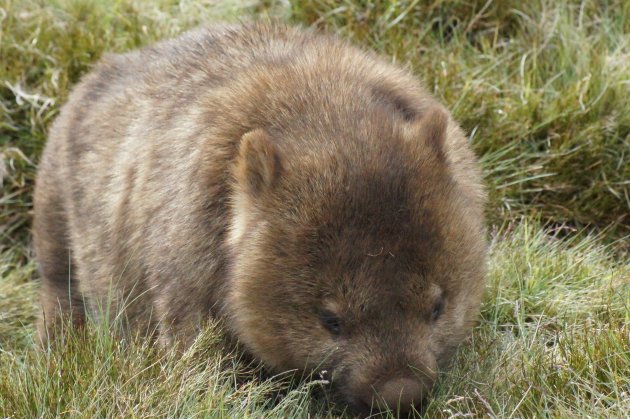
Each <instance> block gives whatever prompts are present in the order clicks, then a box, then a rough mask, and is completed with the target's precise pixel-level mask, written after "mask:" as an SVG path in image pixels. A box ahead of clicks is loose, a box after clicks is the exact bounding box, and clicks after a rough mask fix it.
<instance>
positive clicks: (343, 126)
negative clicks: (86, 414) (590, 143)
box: [34, 23, 486, 410]
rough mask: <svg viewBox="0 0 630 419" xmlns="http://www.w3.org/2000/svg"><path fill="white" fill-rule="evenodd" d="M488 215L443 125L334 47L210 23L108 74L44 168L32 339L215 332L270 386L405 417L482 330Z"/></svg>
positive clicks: (351, 53) (63, 119)
mask: <svg viewBox="0 0 630 419" xmlns="http://www.w3.org/2000/svg"><path fill="white" fill-rule="evenodd" d="M484 202H485V194H484V190H483V187H482V185H481V180H480V174H479V170H478V167H477V164H476V162H475V157H474V155H473V153H472V151H471V150H470V148H469V145H468V144H467V141H466V138H465V136H464V135H463V133H462V131H461V129H460V128H459V127H458V126H457V124H456V123H455V122H454V121H453V119H452V118H451V117H450V115H449V113H448V112H447V111H446V110H445V109H444V108H443V107H442V106H441V105H440V104H439V103H438V102H437V101H435V99H433V98H432V97H431V95H430V94H428V93H427V92H426V91H425V90H424V89H423V88H422V87H421V86H420V84H419V83H418V82H417V81H416V80H415V79H414V77H413V76H412V75H411V74H410V73H408V72H407V71H405V70H403V69H400V68H397V67H395V66H393V65H391V64H388V63H387V62H386V61H384V60H382V59H381V58H378V57H376V56H375V55H374V54H372V53H369V52H364V51H361V50H359V49H357V48H354V47H352V46H350V45H349V44H347V43H346V42H344V41H341V40H339V39H337V38H335V37H331V36H326V35H322V34H316V33H314V32H311V31H304V30H300V29H297V28H290V27H286V26H283V25H279V24H262V23H254V24H246V25H234V26H229V25H218V26H211V27H208V28H202V29H197V30H194V31H191V32H187V33H186V34H184V35H182V36H180V37H179V38H177V39H174V40H170V41H165V42H161V43H158V44H156V45H154V46H152V47H149V48H145V49H143V50H140V51H136V52H131V53H128V54H122V55H108V56H106V57H105V58H104V59H103V60H102V61H101V62H100V63H99V64H98V65H97V66H96V67H95V69H94V70H93V71H92V72H91V73H90V74H88V75H87V76H86V77H85V78H84V79H83V81H82V82H81V83H80V84H79V85H78V86H77V87H76V88H75V90H74V92H73V93H72V95H71V96H70V98H69V100H68V103H67V104H66V105H65V106H64V108H63V110H62V112H61V115H60V116H59V118H58V119H57V121H56V122H55V123H54V125H53V127H52V129H51V132H50V137H49V141H48V143H47V145H46V148H45V151H44V154H43V157H42V161H41V164H40V167H39V172H38V179H37V186H36V192H35V222H34V235H35V246H36V253H37V258H38V261H39V265H40V274H41V277H42V281H43V289H42V304H43V316H42V321H41V323H40V336H41V339H42V340H43V341H45V340H46V339H47V338H48V337H49V336H51V335H52V334H54V331H55V328H56V327H57V326H58V325H59V324H60V323H61V321H60V320H61V319H62V318H63V316H64V315H66V314H68V315H71V316H72V319H73V321H74V323H75V324H82V323H83V321H84V320H85V316H86V315H89V316H93V317H95V318H96V319H103V318H104V317H105V316H114V315H119V314H120V313H122V314H123V317H124V319H125V324H126V325H127V326H128V328H129V329H130V330H136V331H155V335H156V336H157V339H158V340H159V341H160V342H161V343H162V344H163V345H171V344H175V343H176V342H179V343H181V344H183V345H187V344H189V343H190V342H191V340H192V339H194V337H195V335H196V334H197V332H198V330H199V327H200V326H201V325H202V324H203V322H204V321H206V320H207V319H209V318H210V317H218V318H221V319H224V320H225V323H226V325H227V326H228V328H229V330H230V331H231V332H232V333H233V335H234V336H235V337H236V338H238V340H239V341H240V342H241V343H242V344H243V345H244V346H245V348H246V349H247V350H248V351H249V352H250V353H251V354H253V355H254V356H255V357H256V358H258V359H260V360H262V361H263V362H264V363H265V364H266V365H267V366H268V367H269V368H271V369H272V370H275V371H285V370H290V369H295V370H297V371H310V370H313V369H321V370H327V371H329V372H330V374H331V376H332V381H333V383H334V384H335V385H336V386H337V388H338V389H339V391H340V392H341V394H343V395H344V396H345V398H346V400H347V401H348V402H349V403H350V404H351V405H352V406H354V407H356V408H357V409H359V410H369V409H370V408H371V407H373V406H377V407H380V406H381V402H383V403H388V404H390V405H391V404H392V403H395V402H396V401H398V402H399V403H400V405H401V406H400V408H401V410H409V409H410V408H411V406H412V405H417V404H418V403H419V402H420V401H421V398H423V397H425V396H426V394H427V392H428V391H429V389H430V388H431V386H432V384H433V381H434V379H435V374H436V370H437V368H438V367H439V366H440V365H443V364H444V363H445V362H446V361H447V360H448V359H449V357H450V356H451V354H452V353H453V351H454V349H455V348H456V347H457V346H458V344H459V343H460V342H461V341H462V340H463V339H464V338H465V337H466V336H467V334H468V333H469V332H470V330H471V327H472V325H473V323H474V321H475V319H476V315H477V312H478V309H479V305H480V300H481V295H482V292H483V285H484V275H485V257H486V241H485V228H484V219H483V206H484ZM106 306H108V307H109V309H108V310H106V309H105V307H106ZM390 407H391V406H390Z"/></svg>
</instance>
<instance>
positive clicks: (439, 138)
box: [413, 105, 448, 162]
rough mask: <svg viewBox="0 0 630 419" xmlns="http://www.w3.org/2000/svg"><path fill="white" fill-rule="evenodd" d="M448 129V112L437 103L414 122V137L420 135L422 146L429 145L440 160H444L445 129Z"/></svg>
mask: <svg viewBox="0 0 630 419" xmlns="http://www.w3.org/2000/svg"><path fill="white" fill-rule="evenodd" d="M447 129H448V114H447V113H446V111H445V110H444V109H443V108H442V107H441V106H439V105H436V106H432V107H431V108H429V109H428V110H427V111H426V112H425V113H424V115H422V118H421V119H420V120H419V121H418V122H415V123H414V128H413V131H414V134H413V136H414V137H415V138H418V137H420V140H421V144H422V146H425V147H430V148H431V149H432V150H433V151H434V153H435V154H436V156H437V157H438V159H439V160H440V161H443V162H445V161H446V154H445V152H444V147H445V143H446V130H447Z"/></svg>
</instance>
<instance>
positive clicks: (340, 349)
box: [226, 108, 486, 411]
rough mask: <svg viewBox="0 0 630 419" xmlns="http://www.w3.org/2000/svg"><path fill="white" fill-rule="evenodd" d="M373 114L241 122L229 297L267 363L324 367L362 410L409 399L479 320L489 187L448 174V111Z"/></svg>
mask: <svg viewBox="0 0 630 419" xmlns="http://www.w3.org/2000/svg"><path fill="white" fill-rule="evenodd" d="M368 120H370V121H372V122H370V123H367V124H366V123H364V124H362V125H361V126H355V127H354V128H352V129H349V130H346V132H344V134H343V135H340V136H339V137H338V138H337V139H335V140H330V139H329V138H330V137H329V138H328V139H327V140H326V139H322V136H326V135H327V136H332V135H333V133H331V132H328V133H322V132H321V130H318V131H317V132H316V131H315V130H314V131H313V132H304V131H299V132H300V134H299V135H303V136H308V137H309V138H310V139H311V140H309V141H304V140H301V141H299V140H296V138H297V135H298V134H296V133H295V132H296V131H298V130H296V129H293V130H292V128H287V129H286V130H285V131H282V130H274V129H269V128H267V129H255V130H253V131H251V132H249V133H247V134H245V135H244V137H243V139H242V142H241V145H240V150H239V156H238V159H237V164H236V167H235V172H234V173H235V185H234V195H233V211H234V212H233V215H232V216H233V220H232V223H233V224H232V226H231V228H232V230H231V232H230V238H229V241H230V247H231V252H232V266H231V268H230V269H231V278H230V281H231V282H230V295H229V298H228V300H227V303H226V310H227V313H228V315H229V317H230V324H231V327H232V328H233V330H234V331H235V333H236V335H237V336H238V338H239V339H240V340H241V342H243V343H244V345H245V346H246V347H247V348H248V350H249V351H251V352H252V354H254V355H255V356H256V357H258V358H259V359H261V360H262V361H263V362H264V363H265V364H267V365H268V366H270V367H271V368H272V369H274V370H276V371H286V370H291V369H295V370H298V371H326V372H327V374H328V376H327V377H330V378H332V382H333V384H334V385H335V386H336V388H338V389H339V391H340V392H341V394H342V395H343V396H344V397H345V399H346V400H347V401H348V402H349V403H350V404H351V405H353V406H354V407H356V408H358V409H360V410H364V411H369V410H370V409H371V408H374V409H382V408H383V407H384V406H385V405H387V406H388V407H390V408H394V409H395V408H397V407H398V408H399V409H400V410H401V411H409V410H410V409H411V408H412V406H416V407H417V406H418V404H420V403H421V401H422V400H423V399H424V398H425V396H426V395H427V393H428V392H429V391H430V389H431V387H432V386H433V383H434V381H435V378H436V372H437V369H438V366H440V365H441V364H443V363H444V362H446V361H447V360H448V359H449V358H450V356H451V355H452V354H453V352H454V350H455V349H456V347H457V346H458V344H459V343H460V342H461V341H462V340H463V339H464V338H465V337H466V335H467V334H468V333H469V331H470V329H471V326H472V325H473V323H474V321H475V317H476V314H477V311H478V308H479V304H480V299H481V294H482V289H483V276H484V271H485V247H486V244H485V239H484V228H483V220H482V208H481V207H482V201H483V199H482V198H481V197H475V196H473V195H474V194H472V195H471V194H470V193H468V191H466V190H464V188H462V187H461V185H458V183H457V182H456V181H455V180H454V177H453V176H452V173H453V171H454V170H457V168H455V167H453V164H454V163H452V161H451V159H450V158H449V156H448V153H447V151H446V141H447V140H448V139H447V138H446V137H447V135H449V134H448V133H449V132H450V131H451V130H450V129H449V124H448V116H447V114H446V113H445V111H443V110H441V109H440V108H433V109H430V110H428V111H427V112H426V113H425V115H424V116H423V117H422V118H420V120H419V121H415V122H413V121H412V122H409V121H402V120H401V121H398V122H391V121H389V119H387V118H384V119H383V120H379V117H378V115H376V116H374V115H373V116H372V117H371V118H368ZM295 144H299V146H296V145H295Z"/></svg>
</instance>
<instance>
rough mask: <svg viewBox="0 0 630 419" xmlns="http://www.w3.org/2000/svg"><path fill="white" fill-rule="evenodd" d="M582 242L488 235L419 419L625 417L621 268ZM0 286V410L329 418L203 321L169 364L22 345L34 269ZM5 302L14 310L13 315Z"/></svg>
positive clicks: (99, 345)
mask: <svg viewBox="0 0 630 419" xmlns="http://www.w3.org/2000/svg"><path fill="white" fill-rule="evenodd" d="M596 242H597V241H596V240H595V239H593V238H592V237H587V238H580V239H574V240H573V241H572V242H571V243H567V241H566V240H561V239H558V238H554V237H553V236H552V235H550V234H549V232H545V231H543V230H542V229H540V228H538V227H537V225H536V224H535V223H531V222H528V221H521V222H520V223H518V224H517V225H506V226H505V227H504V228H503V229H502V230H501V231H499V232H497V233H495V234H494V235H493V243H492V255H491V263H490V275H489V286H488V292H487V295H486V298H485V300H484V304H483V309H482V319H481V321H480V324H479V326H478V327H477V328H476V329H475V331H474V334H473V336H472V337H471V338H470V339H469V341H467V342H466V343H465V344H464V345H463V346H462V348H461V350H460V351H459V353H458V354H457V356H456V358H455V360H454V362H453V364H454V365H453V368H452V369H451V370H449V371H446V372H444V374H443V376H442V377H441V379H440V381H439V385H438V388H437V390H436V394H435V395H434V398H433V399H432V401H431V403H430V405H429V406H428V409H427V412H426V413H427V416H428V417H448V416H452V415H456V414H459V415H473V416H499V417H540V416H543V415H545V414H546V415H549V416H553V417H573V416H576V415H579V416H592V417H623V416H624V415H626V414H627V412H628V411H629V410H628V409H630V398H629V397H628V391H630V373H629V371H630V346H629V344H630V340H629V334H630V328H628V324H629V322H630V265H629V264H627V263H625V264H624V263H620V262H619V261H616V260H615V258H613V257H611V255H610V250H609V249H608V248H606V247H605V246H602V245H601V244H597V243H596ZM13 272H14V273H13V274H12V275H9V276H6V277H5V278H4V279H3V283H2V287H1V288H0V293H1V294H3V297H4V295H7V294H8V295H7V296H8V298H2V299H0V312H1V313H8V314H6V315H3V317H4V318H3V319H2V323H1V324H3V327H2V329H0V414H1V415H3V416H5V415H8V416H15V417H32V416H52V415H60V414H62V413H68V414H70V415H73V416H90V417H92V416H122V415H124V416H139V417H145V416H185V417H188V416H193V415H213V416H225V417H241V416H243V415H250V416H252V417H261V416H263V415H264V416H272V417H276V416H277V417H285V416H296V417H304V416H305V415H306V414H311V415H315V416H317V415H326V414H340V412H341V409H342V406H339V405H337V406H335V405H333V404H330V403H329V399H328V395H327V391H326V389H327V387H326V386H325V383H322V382H321V381H318V380H315V381H302V382H297V383H292V382H291V380H290V379H289V378H288V377H274V378H266V377H265V376H264V375H263V374H261V373H260V369H259V368H258V367H256V366H252V365H248V364H246V363H245V362H244V361H242V360H240V359H239V357H238V354H236V353H235V352H233V351H230V350H226V349H225V345H224V340H223V338H222V333H221V331H220V329H219V328H218V327H217V326H216V325H211V326H209V327H208V328H207V329H206V331H205V333H204V334H202V335H201V337H200V338H199V339H198V340H197V342H196V344H195V345H194V346H193V347H192V348H191V349H190V350H189V351H187V352H186V353H185V355H184V356H183V357H182V358H181V359H179V358H177V357H175V356H174V354H173V352H168V351H165V352H163V351H160V350H159V349H156V348H154V347H151V346H150V345H148V344H147V343H146V341H143V340H132V341H122V342H121V341H120V340H117V339H115V338H114V337H112V335H111V334H110V333H109V332H108V330H105V329H103V328H98V327H91V328H88V331H87V332H86V335H85V336H77V334H76V333H75V334H70V335H69V336H66V340H65V342H66V343H65V345H63V349H58V350H53V351H51V352H50V353H46V352H42V351H36V350H35V349H33V346H34V345H33V342H32V341H33V339H34V328H33V318H34V314H35V311H36V304H35V300H36V295H35V291H36V287H34V286H32V282H30V281H29V277H30V275H31V273H32V263H31V264H28V265H26V266H25V267H23V268H21V269H17V270H13ZM15 307H18V309H17V310H16V309H15Z"/></svg>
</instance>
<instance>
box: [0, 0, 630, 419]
mask: <svg viewBox="0 0 630 419" xmlns="http://www.w3.org/2000/svg"><path fill="white" fill-rule="evenodd" d="M268 17H273V18H278V19H282V20H286V21H289V22H292V23H297V24H303V25H314V26H316V27H318V28H321V29H324V30H327V31H331V32H335V33H339V34H340V35H341V36H343V37H346V38H349V39H351V40H352V41H353V42H355V43H357V44H359V45H362V46H364V47H366V48H371V49H374V50H376V51H379V52H380V53H382V54H384V55H386V56H388V57H391V59H392V60H394V61H397V62H400V63H408V65H409V66H411V68H412V70H413V71H414V72H415V73H416V74H417V75H418V77H419V78H420V79H422V80H423V81H424V83H425V84H426V86H427V87H428V88H429V89H430V90H431V91H433V92H434V94H436V95H437V96H438V97H439V98H440V99H441V100H442V101H443V102H444V103H445V104H446V105H447V106H448V107H449V109H451V110H452V111H453V113H454V115H455V117H456V119H457V120H458V121H460V123H461V124H462V125H463V127H464V128H465V130H466V131H467V132H468V133H469V136H470V139H471V141H472V143H473V145H474V147H475V149H476V150H477V152H478V154H479V155H480V156H481V158H482V161H483V164H484V169H485V173H486V179H487V182H488V186H489V188H490V192H491V201H492V202H491V205H490V206H489V208H488V214H489V216H490V218H491V222H492V226H493V227H492V234H491V236H492V248H491V260H490V275H489V281H488V292H487V295H486V298H485V300H484V305H483V309H482V317H481V321H480V323H479V326H478V327H477V328H476V329H475V331H474V333H473V335H472V337H471V338H470V340H469V341H468V342H466V344H465V345H463V346H462V348H461V350H460V351H459V352H458V354H457V357H456V359H455V360H454V362H453V368H452V369H451V370H449V371H445V372H444V373H443V376H442V377H441V379H440V381H439V386H438V388H437V389H436V392H435V395H434V397H433V398H432V401H431V403H430V405H429V406H428V407H427V412H426V413H427V416H428V417H434V416H438V417H452V416H499V417H512V416H516V417H532V416H543V415H544V416H556V417H570V416H593V417H600V416H601V417H623V416H627V414H628V412H629V411H630V326H629V325H630V261H629V260H628V250H629V247H630V246H629V242H630V240H628V234H629V233H630V215H629V214H630V190H629V189H630V163H629V162H628V159H629V156H630V101H628V99H627V98H628V95H629V93H630V35H628V34H630V4H629V3H628V2H626V1H623V0H608V1H606V0H590V1H589V0H581V1H580V0H556V1H551V0H548V1H545V0H536V1H532V2H524V1H516V0H505V1H498V0H495V1H493V0H481V1H475V0H461V1H456V0H431V1H418V0H408V1H402V0H401V1H391V2H390V1H379V0H361V1H359V0H344V1H341V2H334V1H331V0H304V1H299V2H298V1H295V2H293V3H292V4H290V2H286V1H262V2H261V1H255V0H249V1H247V0H233V1H230V2H217V1H213V0H200V1H193V0H182V1H176V0H156V1H151V0H111V1H105V0H100V1H99V0H51V1H48V0H0V181H1V187H2V194H1V196H0V235H1V237H2V239H1V241H0V416H3V417H4V416H8V417H31V416H52V415H69V416H122V415H125V416H143V417H144V416H149V415H151V416H153V415H155V416H192V415H205V416H225V417H232V416H243V415H246V416H252V417H259V416H263V415H264V416H281V417H285V416H299V417H304V416H305V415H306V414H311V415H315V416H317V415H329V414H332V415H342V416H343V405H340V404H337V405H335V403H334V401H333V399H332V398H331V397H332V396H331V394H330V393H329V391H328V386H327V385H326V383H325V381H324V380H321V379H319V377H315V379H311V380H299V381H296V382H293V381H292V380H291V379H290V378H289V377H287V376H282V377H267V376H266V375H265V374H263V373H262V372H261V371H260V367H259V366H256V365H251V364H249V363H247V362H246V361H245V360H243V359H241V358H240V355H239V353H238V351H236V352H235V351H234V350H227V349H225V342H224V339H223V338H222V336H223V334H222V332H221V329H220V327H219V326H218V325H215V324H211V325H209V326H208V328H207V329H206V331H205V332H204V334H202V335H201V336H200V338H199V339H198V341H197V342H196V344H195V345H194V347H193V348H191V349H190V350H189V351H187V352H186V353H185V354H184V356H183V357H182V358H178V357H176V356H175V354H174V352H172V351H162V350H159V349H157V348H155V347H152V346H151V345H149V344H147V343H146V341H143V340H142V339H132V340H128V341H121V340H119V339H117V338H115V337H114V335H112V331H111V329H106V328H103V327H100V326H98V325H93V326H91V327H88V328H87V329H86V330H85V331H84V332H83V333H77V332H70V333H68V334H67V335H65V336H64V345H62V346H61V348H57V349H51V350H49V351H40V350H36V349H35V345H34V343H33V342H34V339H35V338H34V322H35V318H36V314H37V312H38V303H37V297H36V293H37V289H38V283H37V280H36V279H37V274H36V269H35V262H34V260H33V258H32V253H31V250H30V237H29V230H28V229H29V226H30V219H31V209H32V201H31V195H32V188H33V182H34V175H35V169H36V165H37V161H38V156H39V154H40V152H41V149H42V146H43V144H44V141H45V138H46V130H47V127H48V126H49V124H50V122H51V121H52V120H53V119H54V117H55V116H56V115H57V113H58V111H59V108H60V106H61V105H62V104H63V103H64V101H65V98H66V97H67V94H68V91H69V89H70V88H71V86H72V85H73V84H74V83H76V82H77V80H78V79H79V78H80V76H81V75H82V74H84V73H85V72H86V71H88V70H89V69H90V67H91V65H93V63H94V62H95V61H96V60H97V59H98V57H100V56H101V55H102V54H103V53H104V52H106V51H113V52H120V51H126V50H129V49H133V48H136V47H139V46H142V45H146V44H148V43H150V42H152V41H154V40H157V39H161V38H165V37H170V36H174V35H176V34H177V33H180V32H182V31H183V30H185V29H187V28H189V27H192V26H195V25H197V24H199V23H202V22H211V21H216V20H232V21H235V20H245V19H251V18H263V19H264V18H268Z"/></svg>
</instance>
